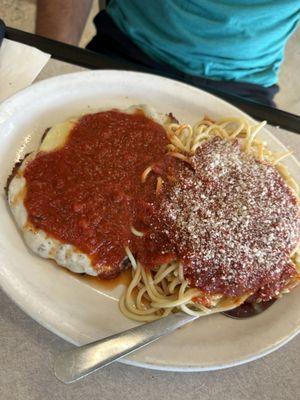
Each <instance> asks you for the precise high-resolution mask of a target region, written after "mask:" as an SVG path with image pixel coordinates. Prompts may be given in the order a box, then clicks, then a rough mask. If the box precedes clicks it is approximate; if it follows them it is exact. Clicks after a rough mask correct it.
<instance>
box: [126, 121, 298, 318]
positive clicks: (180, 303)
mask: <svg viewBox="0 0 300 400" xmlns="http://www.w3.org/2000/svg"><path fill="white" fill-rule="evenodd" d="M265 124H266V122H265V121H263V122H261V123H260V124H254V125H251V124H250V123H249V122H248V121H247V120H245V119H244V118H224V119H221V120H219V121H216V122H214V121H211V120H210V119H208V118H207V117H205V118H204V119H203V120H201V121H199V122H197V123H196V124H195V125H194V126H193V127H192V126H190V125H187V124H184V125H180V124H171V125H169V126H168V127H167V137H168V139H169V141H170V144H169V145H168V146H167V150H168V155H169V156H171V157H175V158H178V159H180V160H182V161H183V162H188V163H189V162H190V161H189V157H191V156H192V155H193V154H195V152H196V151H197V149H198V148H199V147H200V146H201V145H202V143H203V142H205V141H207V140H208V139H210V138H213V137H215V136H219V137H221V138H222V139H226V140H229V141H230V140H239V142H240V145H241V148H242V149H243V151H244V152H245V153H247V154H251V155H252V156H254V157H255V158H256V159H257V160H259V161H260V162H267V163H270V164H271V165H273V166H274V167H275V168H276V169H277V170H278V172H279V173H280V175H281V176H282V177H283V179H284V180H285V182H286V183H287V184H288V185H289V186H290V187H291V188H292V189H293V191H294V192H295V194H296V196H297V197H298V199H299V186H298V185H297V183H296V182H295V181H294V179H293V178H292V177H291V176H290V174H289V173H288V171H287V169H286V167H285V166H284V165H283V164H281V161H282V160H283V159H284V158H285V157H288V156H289V155H290V154H291V152H288V153H286V154H275V153H272V152H271V151H270V150H269V149H268V148H267V146H266V144H265V143H264V142H263V141H261V140H259V139H257V135H258V134H259V132H260V131H261V129H262V128H263V126H264V125H265ZM151 170H152V167H151V166H150V167H148V168H147V169H146V170H145V171H144V172H143V174H142V182H145V180H146V178H147V176H148V174H149V173H150V172H151ZM162 184H163V181H162V178H161V177H158V178H157V187H156V191H159V190H160V189H161V185H162ZM132 231H133V233H134V234H137V232H136V231H134V230H132ZM126 253H127V255H128V257H129V259H130V261H131V263H132V266H133V269H132V281H131V283H130V285H129V286H128V288H127V289H126V292H125V294H124V295H123V296H122V298H121V299H120V309H121V311H122V313H123V314H124V315H125V316H127V317H129V318H131V319H133V320H136V321H153V320H156V319H159V318H161V317H164V316H167V315H168V314H169V313H170V312H174V311H183V312H185V313H187V314H190V315H197V316H199V315H205V314H207V313H216V312H221V311H225V310H228V309H232V308H235V307H237V306H239V305H240V304H242V303H243V302H244V301H245V300H246V299H247V298H248V297H249V296H251V295H252V293H247V294H245V295H243V296H240V297H226V296H223V295H207V294H205V293H204V292H203V291H201V290H200V289H198V288H191V287H190V286H189V284H188V282H187V281H186V280H185V278H184V273H183V266H182V264H181V263H180V262H179V261H175V262H171V263H167V264H162V265H160V266H159V268H156V269H154V270H149V269H145V268H143V266H142V265H141V264H140V263H139V261H138V260H135V259H134V257H133V255H132V253H131V252H130V250H129V248H127V250H126ZM292 260H293V262H294V264H295V266H296V269H297V271H298V273H299V275H298V276H296V277H295V278H292V279H291V280H290V281H289V282H288V283H287V285H286V287H285V288H284V289H283V290H282V291H281V293H286V292H288V291H289V290H290V289H291V288H292V287H293V286H295V285H296V284H297V283H298V281H299V279H300V249H299V248H298V249H297V250H296V251H295V253H294V254H293V255H292Z"/></svg>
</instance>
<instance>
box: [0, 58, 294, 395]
mask: <svg viewBox="0 0 300 400" xmlns="http://www.w3.org/2000/svg"><path fill="white" fill-rule="evenodd" d="M80 70H83V68H79V67H75V66H72V65H68V64H65V63H61V62H58V61H53V60H52V61H50V62H49V63H48V65H47V66H46V67H45V69H44V70H43V71H42V73H41V74H40V76H39V78H38V80H41V79H45V78H47V77H50V76H55V75H58V74H62V73H67V72H73V71H80ZM270 130H272V132H273V133H274V134H275V135H276V136H277V137H278V138H280V140H281V141H282V142H283V143H284V144H286V145H287V146H288V147H290V148H291V149H293V150H294V154H295V155H296V157H298V158H299V159H300V135H296V134H293V133H291V132H287V131H283V130H279V129H276V128H271V129H270ZM0 307H1V312H0V399H1V400H2V399H3V400H41V399H42V400H60V399H61V400H62V399H63V400H69V399H70V400H71V399H72V400H77V399H78V400H79V399H80V400H81V399H88V400H94V399H95V400H96V399H97V400H98V399H102V400H110V399H122V400H127V399H128V400H129V399H130V400H135V399H150V398H151V399H152V398H153V399H164V400H165V399H172V400H176V399H180V400H182V399H186V400H189V399H193V400H195V399H199V400H208V399H210V400H214V399H222V400H240V399H243V400H248V399H249V400H250V399H251V400H256V399H257V400H270V399H272V400H283V399H284V400H296V399H297V398H298V397H299V393H300V379H299V376H300V335H299V336H297V337H296V338H294V339H293V340H292V341H291V342H290V343H288V344H287V345H285V346H284V347H283V348H281V349H279V350H277V351H276V352H275V353H272V354H270V355H268V356H266V357H264V358H262V359H260V360H257V361H254V362H251V363H249V364H246V365H242V366H239V367H235V368H230V369H226V370H221V371H214V372H199V373H178V372H159V371H153V370H146V369H141V368H135V367H129V366H126V365H122V364H119V363H115V364H114V365H111V366H109V367H107V368H105V369H103V370H101V371H100V372H99V373H96V374H94V375H91V376H89V377H87V378H85V379H84V380H81V381H79V382H76V383H74V384H72V385H64V384H63V383H61V382H59V381H58V380H57V379H56V378H55V376H54V373H53V361H54V358H55V356H56V355H57V354H58V353H59V352H60V351H63V350H66V349H68V348H70V347H71V345H70V344H68V343H66V342H65V341H64V340H62V339H60V338H59V337H57V336H55V335H54V334H52V333H51V332H49V331H47V330H46V329H45V328H43V327H41V326H40V325H39V324H37V323H36V322H35V321H33V320H32V319H30V318H29V317H28V316H27V315H26V314H24V313H23V312H22V311H21V310H20V309H19V308H18V307H17V306H16V305H15V304H14V303H13V302H12V301H11V300H10V299H9V298H8V297H7V296H6V295H5V294H4V293H3V292H2V291H1V290H0Z"/></svg>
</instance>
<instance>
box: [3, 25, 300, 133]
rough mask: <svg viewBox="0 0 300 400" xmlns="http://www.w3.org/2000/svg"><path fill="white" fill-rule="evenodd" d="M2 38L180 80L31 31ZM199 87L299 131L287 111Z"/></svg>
mask: <svg viewBox="0 0 300 400" xmlns="http://www.w3.org/2000/svg"><path fill="white" fill-rule="evenodd" d="M5 37H6V38H7V39H10V40H14V41H16V42H20V43H23V44H27V45H29V46H33V47H36V48H37V49H39V50H42V51H44V52H46V53H50V54H51V56H52V57H53V58H54V59H57V60H60V61H64V62H67V63H70V64H74V65H78V66H81V67H85V68H89V69H117V70H128V71H138V72H146V73H151V74H156V75H161V76H164V77H168V78H171V79H175V80H180V79H178V77H175V76H172V74H165V73H160V72H159V73H158V72H156V71H153V70H152V69H149V68H146V67H144V66H142V65H138V64H134V63H131V62H128V61H127V60H124V59H121V58H112V57H109V56H107V55H104V54H98V53H94V52H92V51H89V50H85V49H82V48H79V47H76V46H71V45H68V44H65V43H62V42H57V41H55V40H52V39H48V38H44V37H41V36H38V35H35V34H32V33H28V32H23V31H21V30H18V29H14V28H9V27H7V28H6V33H5ZM180 81H181V82H184V83H188V84H192V83H191V82H189V81H188V80H180ZM200 88H201V89H203V90H205V91H207V92H209V93H212V94H214V95H216V96H218V97H220V98H222V99H224V100H226V101H228V102H229V103H231V104H233V105H234V106H236V107H238V108H240V109H241V110H243V111H245V112H247V113H248V114H249V115H251V116H252V117H254V118H255V119H258V120H267V121H268V123H269V124H271V125H274V126H279V127H280V128H283V129H287V130H289V131H292V132H296V133H300V116H298V115H295V114H291V113H289V112H286V111H283V110H279V109H276V108H272V107H269V106H266V105H264V104H260V103H256V102H254V101H250V100H246V99H244V98H242V97H239V96H235V95H232V94H229V93H225V92H223V91H220V90H215V89H211V88H207V87H200Z"/></svg>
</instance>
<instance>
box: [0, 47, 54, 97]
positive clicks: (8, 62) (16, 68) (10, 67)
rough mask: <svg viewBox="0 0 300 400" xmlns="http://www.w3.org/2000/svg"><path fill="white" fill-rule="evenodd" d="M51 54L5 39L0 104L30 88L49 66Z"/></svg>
mask: <svg viewBox="0 0 300 400" xmlns="http://www.w3.org/2000/svg"><path fill="white" fill-rule="evenodd" d="M49 58H50V54H47V53H43V52H42V51H40V50H38V49H36V48H34V47H30V46H27V45H25V44H22V43H18V42H14V41H12V40H8V39H4V40H3V42H2V45H1V47H0V102H1V101H3V100H5V99H7V98H8V97H9V96H12V95H13V94H14V93H16V92H17V91H19V90H21V89H23V88H25V87H26V86H29V85H30V84H31V83H32V82H33V81H34V80H35V78H36V77H37V75H38V74H39V73H40V71H41V70H42V68H43V67H44V66H45V65H46V64H47V62H48V60H49Z"/></svg>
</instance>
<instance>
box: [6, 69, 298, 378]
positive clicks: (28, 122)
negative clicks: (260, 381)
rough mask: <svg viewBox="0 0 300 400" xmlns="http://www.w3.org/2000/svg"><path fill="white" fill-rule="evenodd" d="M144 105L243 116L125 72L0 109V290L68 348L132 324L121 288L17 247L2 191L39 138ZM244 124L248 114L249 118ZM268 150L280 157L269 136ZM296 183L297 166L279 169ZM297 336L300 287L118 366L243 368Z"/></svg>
mask: <svg viewBox="0 0 300 400" xmlns="http://www.w3.org/2000/svg"><path fill="white" fill-rule="evenodd" d="M133 104H147V105H149V106H152V107H154V108H155V109H156V110H158V111H160V112H165V113H169V112H172V113H173V114H174V115H175V116H176V117H177V118H178V119H179V120H181V121H185V122H190V123H194V122H195V121H196V120H198V119H199V118H201V116H203V115H204V114H208V115H209V116H211V117H213V118H218V117H224V116H245V114H244V113H243V112H241V111H240V110H238V109H237V108H235V107H233V106H231V105H230V104H228V103H226V102H224V101H222V100H220V99H218V98H217V97H214V96H212V95H210V94H208V93H206V92H204V91H201V90H199V89H196V88H194V87H191V86H188V85H185V84H182V83H179V82H176V81H172V80H169V79H165V78H162V77H158V76H154V75H148V74H141V73H134V72H126V71H88V72H81V73H75V74H70V75H63V76H58V77H55V78H52V79H49V80H45V81H42V82H40V83H38V84H35V85H33V86H31V87H29V88H28V89H26V90H24V91H22V92H20V93H18V94H17V95H15V96H14V97H12V98H11V99H9V100H7V101H6V102H5V103H3V104H2V105H1V106H0V143H1V146H0V159H1V171H0V186H1V198H0V215H1V224H0V284H1V286H2V288H3V289H4V290H5V292H6V293H7V294H8V295H9V296H10V297H11V298H12V299H13V300H14V301H15V302H16V303H17V304H18V305H19V306H20V307H21V308H22V309H23V310H24V311H25V312H26V313H27V314H29V315H30V316H31V317H32V318H34V319H35V320H36V321H38V322H39V323H40V324H42V325H43V326H45V327H46V328H48V329H49V330H51V331H52V332H54V333H56V334H57V335H59V336H61V337H63V338H64V339H66V340H68V341H69V342H72V343H74V344H76V345H81V344H84V343H87V342H90V341H92V340H96V339H99V338H102V337H105V336H108V335H111V334H113V333H117V332H120V331H123V330H125V329H128V328H130V327H132V326H134V325H135V323H134V322H132V321H129V320H127V319H126V318H125V317H123V315H122V314H121V313H120V312H119V310H118V303H117V299H118V297H119V295H120V293H121V292H122V290H123V288H122V287H118V288H116V289H114V290H111V291H110V290H107V289H104V288H101V287H100V286H97V285H96V286H94V285H91V284H90V283H89V282H88V281H87V280H84V279H80V278H78V277H76V276H75V275H72V274H70V273H68V272H66V271H65V270H64V269H63V268H61V267H58V266H56V265H54V263H52V262H50V261H48V260H43V259H40V258H39V257H37V256H35V255H34V254H33V253H31V252H30V251H29V250H28V249H27V247H26V246H25V244H24V242H23V240H22V239H21V236H20V234H19V232H18V230H17V228H16V226H15V224H14V222H13V220H12V218H11V215H10V213H9V211H8V208H7V204H6V200H5V195H4V190H3V187H4V185H5V182H6V179H7V176H8V175H9V174H10V172H11V169H12V167H13V165H14V163H15V161H17V160H19V159H20V158H22V157H23V156H24V154H26V153H27V152H29V151H31V150H33V149H35V148H36V146H37V144H38V142H39V140H40V138H41V135H42V133H43V131H44V130H45V129H46V128H47V127H49V126H51V125H53V124H55V123H57V122H60V121H63V120H65V119H67V118H70V117H72V116H76V115H79V114H81V113H85V112H89V111H90V110H96V109H100V108H104V107H105V108H106V107H118V108H126V107H128V106H130V105H133ZM249 118H250V117H249ZM263 135H264V137H265V139H266V140H267V141H268V143H269V145H270V146H271V147H272V148H273V149H276V150H282V149H283V150H285V148H284V146H283V145H282V144H281V143H279V142H278V141H277V140H276V139H275V138H274V137H273V136H272V135H271V134H270V133H269V132H268V131H266V130H265V131H264V132H263ZM287 164H288V166H289V168H290V170H291V171H292V173H293V175H294V177H295V178H296V179H297V180H298V181H300V165H299V164H298V163H297V161H296V159H294V158H290V159H289V161H288V162H287ZM299 330H300V290H299V289H296V290H294V291H293V292H292V293H291V294H289V295H287V296H284V298H283V299H281V300H279V301H278V302H277V303H276V304H275V305H274V306H273V307H271V308H270V309H269V310H267V311H266V312H265V313H263V314H262V315H260V316H258V317H255V318H251V319H248V320H243V321H236V320H233V319H230V318H226V317H224V316H222V315H213V316H209V317H205V318H202V319H200V320H198V321H196V322H194V324H193V325H192V326H189V327H185V328H183V329H180V330H179V331H177V332H176V333H174V334H172V335H170V336H168V337H165V338H163V339H161V340H159V341H158V342H156V343H154V344H152V345H150V346H148V347H147V348H145V349H143V350H141V351H138V352H137V353H135V354H134V355H131V356H130V357H128V358H126V359H123V360H122V362H125V363H128V364H133V365H138V366H142V367H147V368H155V369H162V370H177V371H205V370H213V369H220V368H225V367H229V366H234V365H238V364H242V363H245V362H248V361H251V360H254V359H257V358H259V357H261V356H263V355H265V354H267V353H270V352H271V351H273V350H275V349H277V348H279V347H280V346H281V345H283V344H284V343H286V342H287V341H288V340H290V339H291V338H292V337H293V336H295V335H296V334H297V332H298V331H299Z"/></svg>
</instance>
